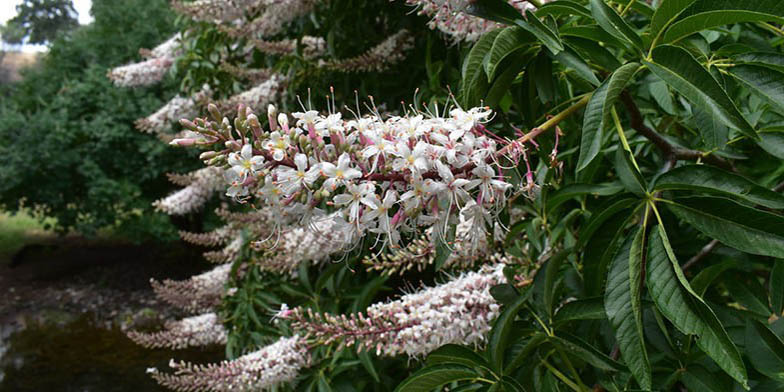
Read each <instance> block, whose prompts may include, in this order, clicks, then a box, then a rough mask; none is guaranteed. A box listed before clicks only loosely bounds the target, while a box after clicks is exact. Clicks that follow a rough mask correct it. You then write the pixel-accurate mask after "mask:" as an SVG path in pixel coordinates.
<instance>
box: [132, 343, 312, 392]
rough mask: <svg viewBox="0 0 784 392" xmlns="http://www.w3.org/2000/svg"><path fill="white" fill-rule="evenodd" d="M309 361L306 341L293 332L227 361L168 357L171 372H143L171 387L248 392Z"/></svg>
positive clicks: (185, 391) (291, 374)
mask: <svg viewBox="0 0 784 392" xmlns="http://www.w3.org/2000/svg"><path fill="white" fill-rule="evenodd" d="M310 362H311V356H310V352H309V349H308V345H307V343H306V341H305V340H304V339H302V338H301V337H299V336H296V335H295V336H293V337H282V338H280V340H278V341H277V342H276V343H274V344H271V345H269V346H266V347H263V348H262V349H260V350H258V351H254V352H252V353H250V354H246V355H243V356H241V357H239V358H237V359H234V360H231V361H223V362H220V363H218V364H209V365H196V364H191V363H187V362H175V361H173V360H172V361H171V362H170V363H169V366H170V367H171V368H173V369H174V373H173V374H166V373H161V372H160V371H158V370H157V369H155V368H150V369H147V372H148V373H150V374H151V375H152V377H153V378H154V379H155V380H156V381H158V383H159V384H161V385H163V386H166V387H168V388H171V389H173V390H175V391H182V392H192V391H211V392H251V391H261V390H269V389H273V388H275V387H277V386H279V385H281V384H284V383H287V382H291V381H293V380H294V379H295V378H296V377H297V376H298V375H299V374H300V371H301V370H302V369H304V368H306V367H308V366H310Z"/></svg>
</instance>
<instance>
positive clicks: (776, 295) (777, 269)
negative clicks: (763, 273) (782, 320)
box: [769, 260, 784, 316]
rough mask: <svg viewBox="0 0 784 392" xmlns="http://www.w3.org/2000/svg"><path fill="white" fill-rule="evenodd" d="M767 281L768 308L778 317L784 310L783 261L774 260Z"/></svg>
mask: <svg viewBox="0 0 784 392" xmlns="http://www.w3.org/2000/svg"><path fill="white" fill-rule="evenodd" d="M769 280H770V283H769V287H770V290H769V293H770V306H771V307H772V308H773V313H775V314H776V315H779V316H780V315H781V313H782V310H784V260H775V262H774V263H773V269H771V270H770V279H769Z"/></svg>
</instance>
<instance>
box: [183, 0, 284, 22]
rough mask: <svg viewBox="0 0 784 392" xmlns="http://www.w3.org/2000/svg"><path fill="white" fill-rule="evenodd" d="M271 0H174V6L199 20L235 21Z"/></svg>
mask: <svg viewBox="0 0 784 392" xmlns="http://www.w3.org/2000/svg"><path fill="white" fill-rule="evenodd" d="M267 2H269V0H194V1H188V2H185V1H182V0H173V1H172V8H173V9H174V10H175V11H177V12H178V13H180V14H183V15H186V16H188V17H190V18H191V19H192V20H194V21H197V22H210V23H233V22H235V21H237V20H240V19H242V18H243V17H244V13H245V12H254V11H255V10H256V9H258V8H259V7H261V6H262V5H263V4H264V3H267Z"/></svg>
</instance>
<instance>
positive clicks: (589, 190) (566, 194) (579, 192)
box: [545, 182, 623, 213]
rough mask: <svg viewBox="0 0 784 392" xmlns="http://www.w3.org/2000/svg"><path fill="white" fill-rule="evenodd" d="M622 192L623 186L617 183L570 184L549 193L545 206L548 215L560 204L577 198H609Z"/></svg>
mask: <svg viewBox="0 0 784 392" xmlns="http://www.w3.org/2000/svg"><path fill="white" fill-rule="evenodd" d="M622 190H623V186H621V185H620V184H618V183H617V182H609V183H604V184H570V185H567V186H565V187H563V188H561V189H558V190H556V191H555V192H553V193H551V194H550V195H549V197H548V198H547V200H546V202H545V205H546V207H547V211H548V213H549V212H551V211H554V210H555V209H556V208H557V207H558V206H560V205H561V204H563V203H565V202H567V201H569V200H572V199H573V198H575V197H578V196H585V195H593V196H610V195H614V194H616V193H618V192H620V191H622Z"/></svg>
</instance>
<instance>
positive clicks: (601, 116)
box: [577, 63, 640, 172]
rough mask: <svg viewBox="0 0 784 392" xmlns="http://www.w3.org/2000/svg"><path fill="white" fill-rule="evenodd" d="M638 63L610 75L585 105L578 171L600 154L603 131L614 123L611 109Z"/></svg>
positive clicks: (628, 65)
mask: <svg viewBox="0 0 784 392" xmlns="http://www.w3.org/2000/svg"><path fill="white" fill-rule="evenodd" d="M639 66H640V65H639V64H637V63H629V64H626V65H623V66H621V67H620V68H618V69H617V70H615V72H613V73H612V75H610V77H608V78H607V79H606V80H605V81H604V83H602V84H601V85H600V86H599V88H597V89H596V91H594V93H593V95H592V96H591V99H590V100H589V101H588V105H587V106H586V107H585V116H584V118H583V131H582V139H581V141H580V158H579V159H578V161H577V171H578V172H579V171H581V170H583V169H585V168H586V167H588V165H589V164H590V163H591V162H592V161H593V160H594V159H595V158H596V156H597V155H599V151H600V150H601V147H602V133H603V132H604V129H605V128H606V127H608V126H609V125H610V124H612V120H611V115H610V113H611V111H610V110H611V109H612V107H613V105H614V104H615V101H617V100H618V96H619V95H620V94H621V91H623V89H624V88H625V87H626V85H627V84H628V83H629V81H630V80H631V79H632V77H633V76H634V74H635V73H636V72H637V69H638V68H639Z"/></svg>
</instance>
